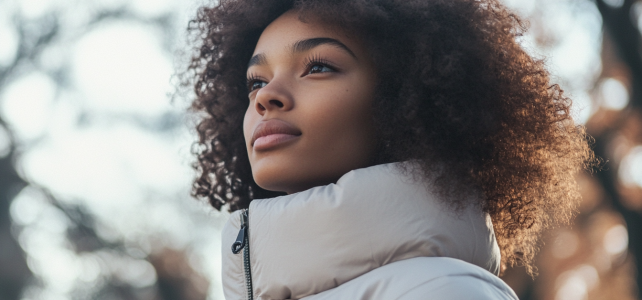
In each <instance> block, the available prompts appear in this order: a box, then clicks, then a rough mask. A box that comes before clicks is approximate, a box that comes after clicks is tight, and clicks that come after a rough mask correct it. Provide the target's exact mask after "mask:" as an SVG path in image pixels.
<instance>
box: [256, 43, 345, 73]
mask: <svg viewBox="0 0 642 300" xmlns="http://www.w3.org/2000/svg"><path fill="white" fill-rule="evenodd" d="M321 45H331V46H335V47H337V48H339V49H341V50H343V51H345V52H346V53H348V54H350V56H352V57H354V58H355V59H356V58H357V56H356V55H355V54H354V52H352V50H350V48H348V46H346V45H345V44H343V43H342V42H339V41H338V40H336V39H333V38H327V37H318V38H311V39H305V40H300V41H297V42H296V43H294V44H293V45H292V47H291V48H292V49H291V50H292V53H301V52H305V51H308V50H310V49H313V48H315V47H318V46H321ZM266 63H267V58H266V57H265V54H263V53H259V54H257V55H254V56H252V58H251V59H250V61H249V62H248V64H247V67H248V69H249V68H250V67H251V66H255V65H264V64H266Z"/></svg>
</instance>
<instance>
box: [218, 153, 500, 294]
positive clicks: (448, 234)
mask: <svg viewBox="0 0 642 300" xmlns="http://www.w3.org/2000/svg"><path fill="white" fill-rule="evenodd" d="M400 164H401V163H394V164H385V165H377V166H373V167H368V168H364V169H358V170H354V171H351V172H348V173H346V174H345V175H343V176H342V177H341V178H340V179H339V181H338V182H337V183H336V184H330V185H326V186H319V187H315V188H312V189H309V190H306V191H303V192H299V193H296V194H292V195H287V196H282V197H277V198H271V199H262V200H255V201H252V203H251V204H250V208H249V243H250V245H251V248H250V249H251V250H250V257H251V260H250V261H251V263H250V265H251V270H252V279H253V285H254V294H255V295H257V298H259V299H290V298H293V299H297V298H302V297H304V296H307V295H312V294H317V293H320V292H323V291H325V290H328V289H331V288H334V287H337V286H338V285H340V284H343V283H345V282H347V281H349V280H351V279H354V278H356V277H358V276H360V275H362V274H365V273H367V272H369V271H371V270H374V269H376V268H378V267H381V266H383V265H387V264H390V263H392V262H396V261H400V260H404V259H408V258H414V257H435V256H437V257H451V258H456V259H460V260H463V261H466V262H469V263H471V264H474V265H477V266H479V267H482V268H484V269H486V270H488V271H490V272H491V273H494V274H498V272H499V264H500V252H499V247H498V246H497V242H496V239H495V234H494V232H493V227H492V223H491V221H490V217H489V216H488V215H487V214H485V213H483V212H482V211H481V209H480V208H479V207H478V206H477V205H474V204H471V205H468V206H466V207H465V208H463V209H460V210H456V211H455V210H454V209H452V208H450V207H449V206H448V205H447V204H445V203H444V201H442V200H441V199H439V198H438V197H437V196H436V195H435V194H434V193H432V192H431V191H430V188H428V185H427V184H425V183H422V182H417V181H415V180H414V179H413V176H410V175H407V174H406V172H402V171H401V168H398V167H399V166H400ZM406 169H407V168H406ZM471 203H474V201H471ZM239 228H240V212H235V213H233V214H232V215H231V217H230V220H229V221H228V223H227V224H226V225H225V227H224V229H223V239H222V243H223V244H222V246H223V248H222V249H223V284H224V288H225V294H226V298H227V299H243V296H242V295H244V294H245V284H244V282H245V281H244V273H243V265H242V256H241V255H239V254H237V255H235V254H233V253H232V252H231V250H230V246H231V245H232V243H233V242H234V240H235V239H236V235H237V233H238V231H239Z"/></svg>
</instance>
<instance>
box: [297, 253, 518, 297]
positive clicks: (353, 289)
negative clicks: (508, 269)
mask: <svg viewBox="0 0 642 300" xmlns="http://www.w3.org/2000/svg"><path fill="white" fill-rule="evenodd" d="M427 298H430V299H431V300H459V299H462V300H463V299H489V300H490V299H502V300H503V299H505V300H517V299H518V298H517V296H516V295H515V293H514V292H513V290H512V289H511V288H510V287H509V286H508V285H506V283H504V282H503V281H502V280H501V279H499V278H498V277H497V276H495V275H493V274H491V273H490V272H488V271H486V270H484V269H482V268H480V267H477V266H475V265H473V264H470V263H467V262H464V261H461V260H458V259H453V258H446V257H417V258H411V259H406V260H402V261H398V262H395V263H391V264H388V265H385V266H382V267H379V268H377V269H374V270H372V271H370V272H368V273H366V274H363V275H361V276H359V277H357V278H355V279H353V280H351V281H349V282H346V283H344V284H342V285H340V286H338V287H336V288H334V289H331V290H328V291H325V292H323V293H319V294H316V295H312V296H309V297H306V298H304V299H302V300H326V299H364V300H365V299H382V300H383V299H403V300H415V299H417V300H419V299H427Z"/></svg>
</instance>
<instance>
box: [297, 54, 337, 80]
mask: <svg viewBox="0 0 642 300" xmlns="http://www.w3.org/2000/svg"><path fill="white" fill-rule="evenodd" d="M315 65H322V66H324V67H328V68H330V69H332V71H333V72H336V71H337V68H336V67H335V66H333V65H332V64H331V63H330V62H329V61H328V60H327V59H325V58H323V57H321V55H318V54H317V55H313V56H310V57H308V59H306V63H305V72H306V74H308V73H309V72H310V70H311V69H312V67H313V66H315ZM304 76H305V75H304Z"/></svg>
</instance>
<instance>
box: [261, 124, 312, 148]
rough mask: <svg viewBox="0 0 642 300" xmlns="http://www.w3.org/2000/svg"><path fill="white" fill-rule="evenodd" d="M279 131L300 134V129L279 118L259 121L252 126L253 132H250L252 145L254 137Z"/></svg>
mask: <svg viewBox="0 0 642 300" xmlns="http://www.w3.org/2000/svg"><path fill="white" fill-rule="evenodd" d="M279 133H281V134H290V135H297V136H298V135H301V130H299V129H297V128H296V127H294V126H293V125H292V124H290V123H288V122H285V121H282V120H279V119H270V120H267V121H261V122H260V123H259V124H258V125H257V126H256V128H254V133H253V134H252V145H254V142H255V141H256V139H258V138H260V137H264V136H267V135H271V134H279Z"/></svg>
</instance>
